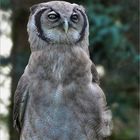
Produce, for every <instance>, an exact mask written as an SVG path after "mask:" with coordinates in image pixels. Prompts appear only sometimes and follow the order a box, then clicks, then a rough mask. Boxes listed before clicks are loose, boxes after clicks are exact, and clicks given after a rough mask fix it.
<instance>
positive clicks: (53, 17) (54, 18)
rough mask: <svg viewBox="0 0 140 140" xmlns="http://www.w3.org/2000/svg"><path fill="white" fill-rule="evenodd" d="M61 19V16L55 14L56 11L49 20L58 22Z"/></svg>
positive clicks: (50, 14) (51, 13) (50, 15)
mask: <svg viewBox="0 0 140 140" xmlns="http://www.w3.org/2000/svg"><path fill="white" fill-rule="evenodd" d="M59 18H60V16H59V14H57V13H55V12H54V11H52V12H50V13H49V14H48V19H49V20H51V21H56V20H58V19H59Z"/></svg>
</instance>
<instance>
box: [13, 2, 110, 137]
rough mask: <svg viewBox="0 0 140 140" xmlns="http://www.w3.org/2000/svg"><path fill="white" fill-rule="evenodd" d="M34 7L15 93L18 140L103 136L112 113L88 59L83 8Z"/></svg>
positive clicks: (56, 4) (107, 132)
mask: <svg viewBox="0 0 140 140" xmlns="http://www.w3.org/2000/svg"><path fill="white" fill-rule="evenodd" d="M30 11H31V14H30V17H29V21H28V25H27V31H28V34H29V43H30V48H31V55H30V58H29V62H28V65H27V66H26V68H25V70H24V73H23V75H22V76H21V78H20V80H19V83H18V85H17V89H16V92H15V96H14V115H13V116H14V118H13V119H14V127H15V128H16V129H17V130H18V131H19V133H20V140H103V139H104V138H106V137H107V136H109V135H110V134H111V130H112V123H111V120H112V115H111V111H110V110H109V109H108V107H107V106H106V99H105V95H104V93H103V91H102V89H101V88H100V86H99V78H98V73H97V71H96V68H95V65H94V64H93V63H92V61H91V60H90V57H89V51H88V44H89V41H88V35H89V23H88V18H87V15H86V13H85V9H84V8H83V7H82V6H80V5H77V4H71V3H68V2H65V1H51V2H45V3H40V4H37V5H34V6H32V7H31V9H30Z"/></svg>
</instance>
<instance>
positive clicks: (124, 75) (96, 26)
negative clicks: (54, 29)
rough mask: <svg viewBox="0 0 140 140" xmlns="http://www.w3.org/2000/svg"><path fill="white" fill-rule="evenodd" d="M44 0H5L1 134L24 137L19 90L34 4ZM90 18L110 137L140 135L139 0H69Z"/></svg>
mask: <svg viewBox="0 0 140 140" xmlns="http://www.w3.org/2000/svg"><path fill="white" fill-rule="evenodd" d="M46 1H47V0H46ZM40 2H44V1H43V0H11V1H10V0H0V60H1V61H0V62H1V63H0V139H1V140H18V134H17V133H16V131H15V130H14V128H13V124H12V114H13V113H12V110H13V95H14V92H15V89H16V86H17V82H18V80H19V78H20V76H21V74H22V73H23V70H24V68H25V66H26V64H27V62H28V58H29V55H30V49H29V43H28V41H27V40H28V35H27V31H26V30H27V27H26V25H27V21H28V17H29V7H31V6H32V5H33V4H36V3H40ZM69 2H74V3H78V4H82V5H83V6H84V7H85V8H86V10H87V15H88V18H89V22H90V36H89V38H90V46H89V50H90V57H91V59H92V60H93V62H94V63H95V64H96V66H97V70H98V72H99V74H100V79H101V87H102V88H103V90H104V92H105V94H106V97H107V101H108V104H109V106H110V108H111V110H112V112H113V123H114V130H113V133H112V136H111V137H110V140H138V139H139V123H138V120H139V118H138V117H139V71H138V69H139V62H140V54H139V35H138V30H139V22H138V21H139V0H121V1H118V0H69Z"/></svg>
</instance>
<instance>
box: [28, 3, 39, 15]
mask: <svg viewBox="0 0 140 140" xmlns="http://www.w3.org/2000/svg"><path fill="white" fill-rule="evenodd" d="M37 7H38V4H35V5H33V6H32V7H30V12H31V13H32V14H33V13H34V12H35V11H36V9H37Z"/></svg>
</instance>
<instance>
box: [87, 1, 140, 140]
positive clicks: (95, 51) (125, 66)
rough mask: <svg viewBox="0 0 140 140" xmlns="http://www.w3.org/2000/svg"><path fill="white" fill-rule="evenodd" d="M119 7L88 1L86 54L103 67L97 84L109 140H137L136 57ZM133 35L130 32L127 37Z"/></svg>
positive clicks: (138, 57)
mask: <svg viewBox="0 0 140 140" xmlns="http://www.w3.org/2000/svg"><path fill="white" fill-rule="evenodd" d="M122 6H124V5H121V4H120V5H111V6H105V5H103V4H102V3H101V2H99V1H98V0H97V1H95V2H94V3H93V1H92V0H88V2H87V14H88V17H89V24H90V54H91V58H92V59H93V61H94V62H95V63H96V64H101V65H103V66H104V68H105V71H106V75H105V76H104V77H103V79H101V80H102V81H101V84H102V87H103V89H104V91H105V93H106V94H107V100H108V102H109V104H110V106H111V109H112V112H113V122H114V131H113V135H112V136H111V140H135V139H137V138H138V132H137V129H138V127H137V121H138V113H137V112H138V104H139V103H138V94H137V93H138V79H139V74H138V63H139V62H140V55H139V54H138V52H137V51H136V48H137V47H136V46H135V45H134V44H133V43H132V40H130V38H128V36H130V34H129V32H130V31H129V30H130V27H131V26H132V25H131V23H130V22H128V23H127V22H126V23H124V22H123V20H122V15H123V10H124V7H122ZM133 13H134V12H133ZM123 16H128V15H123ZM130 16H131V17H132V16H133V15H130ZM135 28H137V26H136V27H135ZM134 34H135V32H133V31H131V36H133V35H134ZM130 114H131V115H130Z"/></svg>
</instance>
